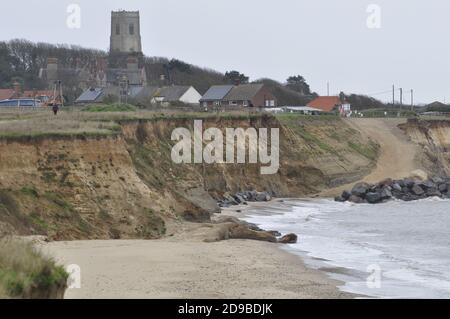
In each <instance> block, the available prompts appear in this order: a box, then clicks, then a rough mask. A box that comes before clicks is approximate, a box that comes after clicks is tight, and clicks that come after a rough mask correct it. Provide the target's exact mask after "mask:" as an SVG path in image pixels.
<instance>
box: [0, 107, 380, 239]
mask: <svg viewBox="0 0 450 319" xmlns="http://www.w3.org/2000/svg"><path fill="white" fill-rule="evenodd" d="M193 124H194V121H193V120H191V119H161V120H145V121H144V120H141V121H127V122H122V123H121V126H122V132H121V134H118V135H117V136H108V137H98V138H92V137H90V138H79V137H77V138H70V137H57V136H55V137H52V138H30V139H3V140H1V141H0V234H2V235H4V234H18V235H31V234H40V235H47V236H49V237H50V238H51V239H56V240H62V239H65V240H67V239H99V238H157V237H159V236H163V235H165V234H166V227H168V228H169V230H170V229H171V227H177V226H178V225H179V221H180V220H181V219H186V220H191V221H205V220H208V219H209V216H210V213H211V212H213V211H216V210H217V205H216V201H215V199H218V198H220V197H221V196H222V195H223V194H224V193H226V192H230V193H231V192H236V191H239V190H251V189H255V190H258V191H269V192H272V193H273V194H274V195H276V196H280V197H281V196H304V195H308V194H311V193H315V192H317V191H320V190H322V189H324V188H327V187H330V186H335V185H339V184H341V183H345V182H352V181H356V180H358V179H359V178H361V177H362V176H364V175H366V174H367V173H369V172H370V170H371V169H372V167H373V166H374V163H375V161H376V157H377V145H376V144H375V143H374V142H372V141H371V140H370V139H369V138H368V137H367V136H363V135H362V134H360V133H359V132H358V131H355V130H354V129H351V128H350V127H348V126H347V125H345V124H344V123H343V122H342V121H340V120H339V119H324V120H321V119H317V120H305V119H303V120H302V119H301V118H299V117H286V118H284V119H280V120H278V119H276V118H274V117H271V116H253V117H249V118H245V117H243V118H238V119H236V118H229V119H227V118H217V119H211V118H209V119H205V120H204V122H203V126H204V129H207V128H209V127H217V128H220V129H224V128H243V129H246V128H249V127H254V128H274V127H277V128H279V129H280V143H281V150H280V163H281V165H280V169H279V171H278V173H277V174H275V175H261V174H260V168H261V165H260V164H214V165H207V164H175V163H173V161H172V159H171V150H172V147H173V145H174V144H175V142H174V141H171V134H172V131H173V130H174V129H175V128H179V127H184V128H187V129H189V130H191V131H192V130H193Z"/></svg>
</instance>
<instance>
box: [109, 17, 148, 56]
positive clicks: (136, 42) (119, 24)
mask: <svg viewBox="0 0 450 319" xmlns="http://www.w3.org/2000/svg"><path fill="white" fill-rule="evenodd" d="M110 51H111V52H120V53H133V52H136V53H142V42H141V23H140V16H139V11H118V12H115V11H113V12H111V42H110Z"/></svg>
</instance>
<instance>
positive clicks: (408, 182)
mask: <svg viewBox="0 0 450 319" xmlns="http://www.w3.org/2000/svg"><path fill="white" fill-rule="evenodd" d="M403 183H404V184H405V187H407V188H409V189H411V188H413V186H414V184H415V182H414V180H413V179H411V178H405V179H404V180H403Z"/></svg>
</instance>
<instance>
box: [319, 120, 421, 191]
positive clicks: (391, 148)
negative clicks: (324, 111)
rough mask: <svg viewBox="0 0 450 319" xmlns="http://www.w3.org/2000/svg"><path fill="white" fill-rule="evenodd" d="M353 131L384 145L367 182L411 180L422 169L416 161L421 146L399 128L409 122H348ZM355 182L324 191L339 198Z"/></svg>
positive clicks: (366, 179) (366, 178)
mask: <svg viewBox="0 0 450 319" xmlns="http://www.w3.org/2000/svg"><path fill="white" fill-rule="evenodd" d="M345 121H346V123H347V124H348V125H350V126H351V127H352V128H354V129H356V130H358V131H360V132H362V133H363V134H366V135H367V136H369V137H370V138H371V139H372V140H374V141H375V142H377V143H378V144H379V145H380V156H379V158H378V162H377V165H376V167H375V169H374V170H373V171H372V173H371V174H369V175H368V176H366V177H365V178H364V179H363V181H365V182H368V183H376V182H379V181H381V180H383V179H385V178H389V177H390V178H393V179H401V178H404V177H408V176H409V175H410V174H411V173H412V172H413V171H415V170H418V169H422V167H421V165H420V164H419V163H417V161H416V157H417V156H416V155H417V154H418V153H419V152H420V149H419V148H418V147H417V145H415V144H413V143H412V142H410V141H409V139H408V137H407V136H406V135H405V134H404V133H403V131H402V130H401V129H399V128H398V125H399V124H402V123H405V122H406V119H378V118H376V119H347V120H345ZM354 184H355V183H351V184H348V185H343V186H340V187H337V188H334V189H332V190H328V191H326V192H324V193H323V194H322V195H324V196H335V195H338V194H339V193H340V192H342V191H343V190H344V189H349V188H351V187H352V186H353V185H354Z"/></svg>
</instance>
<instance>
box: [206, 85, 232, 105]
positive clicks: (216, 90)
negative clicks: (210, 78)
mask: <svg viewBox="0 0 450 319" xmlns="http://www.w3.org/2000/svg"><path fill="white" fill-rule="evenodd" d="M232 89H233V85H214V86H211V87H210V88H209V90H208V91H206V93H205V95H203V97H202V98H201V99H200V102H203V101H220V100H222V99H223V98H224V97H225V96H226V95H227V94H228V93H230V91H231V90H232Z"/></svg>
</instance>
